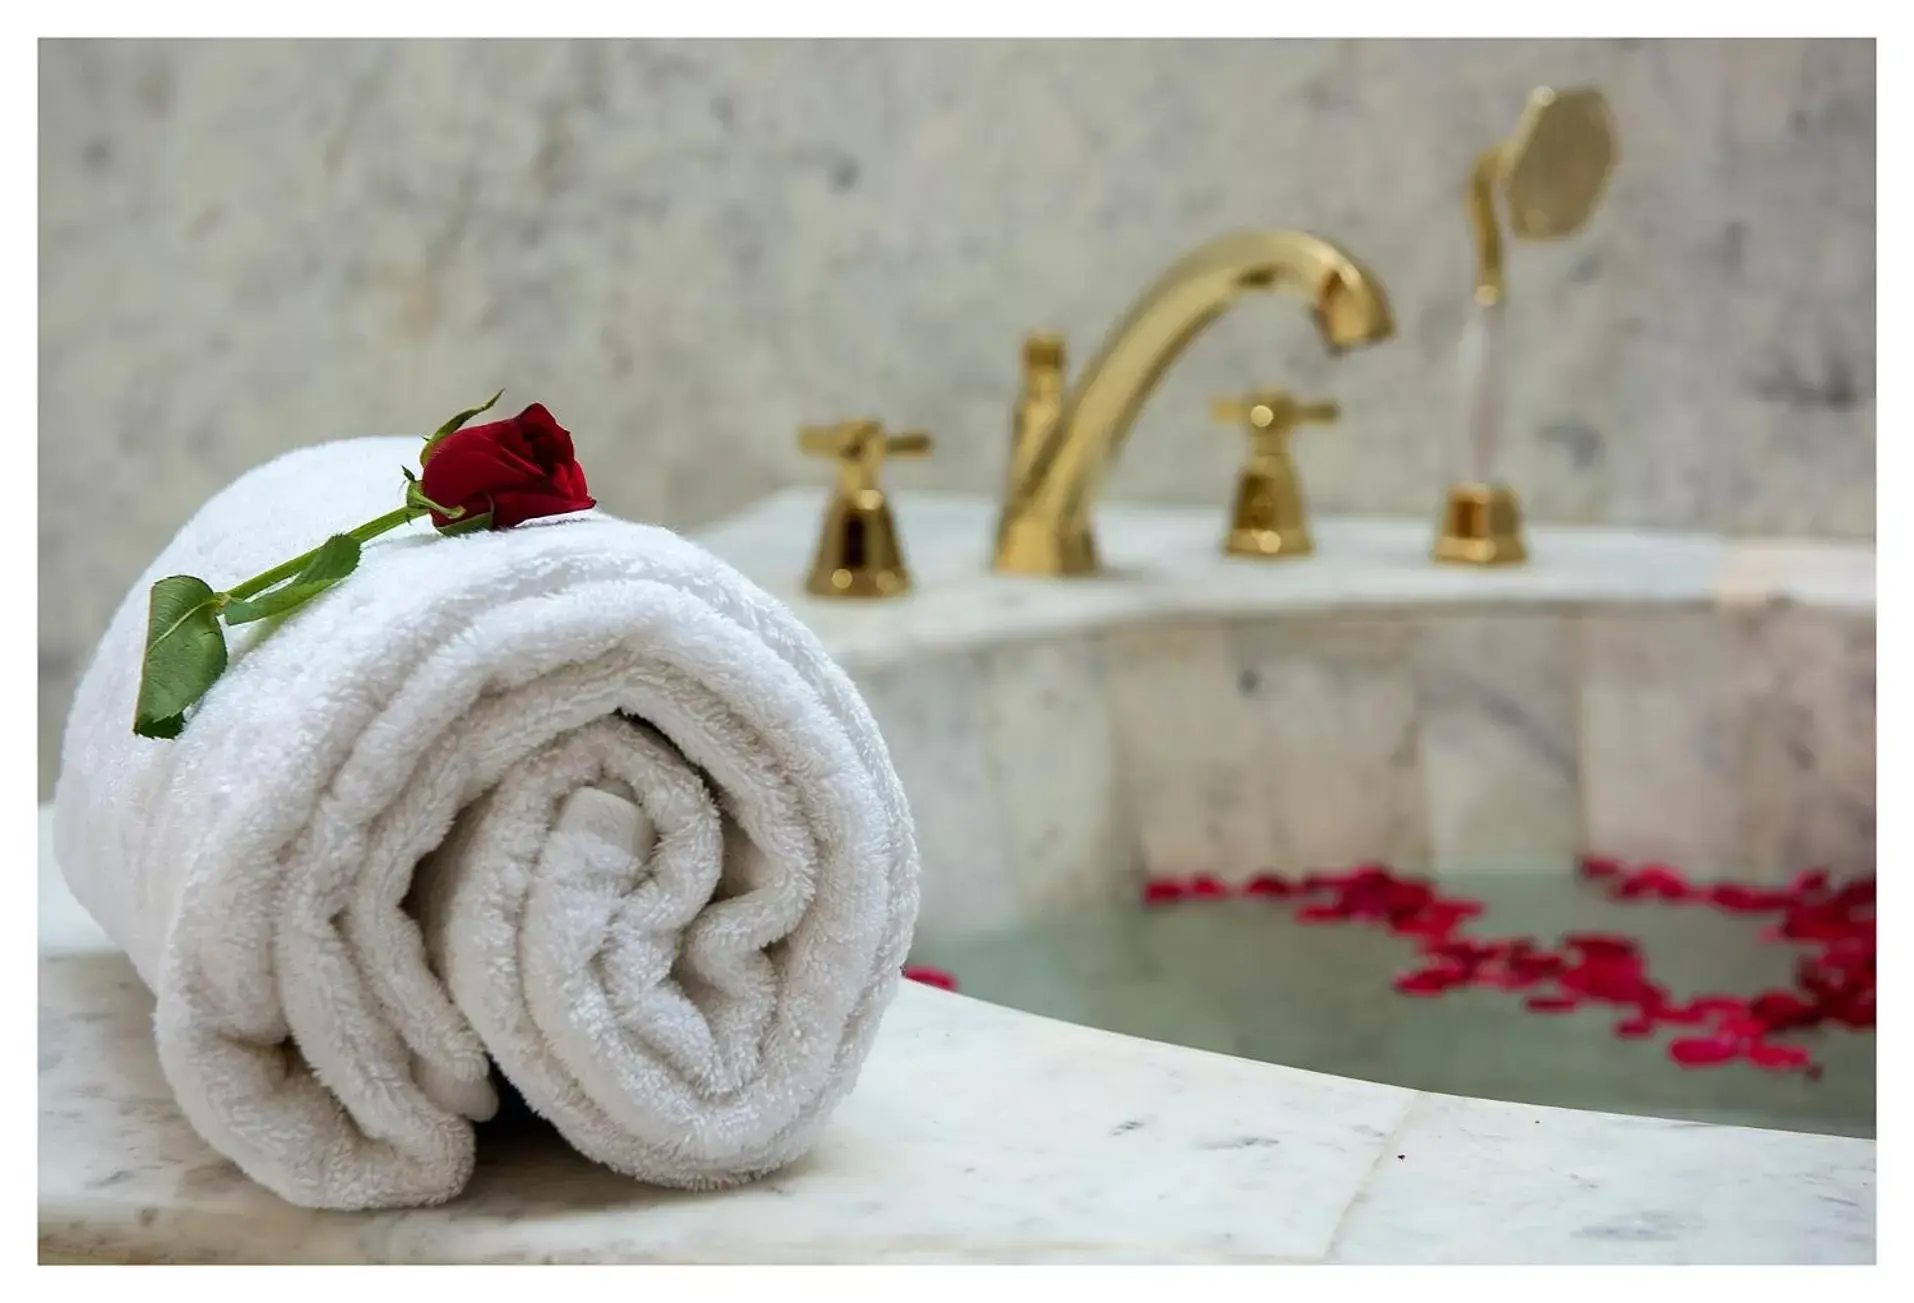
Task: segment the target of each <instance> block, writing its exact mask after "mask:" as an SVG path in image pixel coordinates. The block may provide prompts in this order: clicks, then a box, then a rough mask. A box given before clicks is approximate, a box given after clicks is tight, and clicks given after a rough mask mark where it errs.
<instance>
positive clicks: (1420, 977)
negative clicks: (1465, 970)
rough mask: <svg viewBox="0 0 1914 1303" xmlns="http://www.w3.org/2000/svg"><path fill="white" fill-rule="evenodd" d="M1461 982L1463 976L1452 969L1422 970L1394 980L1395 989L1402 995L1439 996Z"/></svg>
mask: <svg viewBox="0 0 1914 1303" xmlns="http://www.w3.org/2000/svg"><path fill="white" fill-rule="evenodd" d="M1463 980H1464V979H1463V975H1462V974H1461V973H1459V972H1457V971H1456V970H1455V969H1452V968H1422V969H1417V970H1416V971H1415V972H1413V973H1404V974H1402V975H1401V976H1400V977H1398V978H1396V980H1395V988H1396V990H1398V991H1400V992H1402V993H1403V994H1404V995H1441V994H1442V993H1443V992H1444V991H1448V990H1453V989H1454V988H1455V987H1457V986H1460V985H1461V984H1462V982H1463Z"/></svg>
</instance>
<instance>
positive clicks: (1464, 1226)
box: [39, 811, 1875, 1263]
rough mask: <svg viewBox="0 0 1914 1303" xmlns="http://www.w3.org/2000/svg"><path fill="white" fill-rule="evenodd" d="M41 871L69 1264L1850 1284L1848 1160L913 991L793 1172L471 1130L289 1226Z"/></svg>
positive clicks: (1813, 1147)
mask: <svg viewBox="0 0 1914 1303" xmlns="http://www.w3.org/2000/svg"><path fill="white" fill-rule="evenodd" d="M46 844H47V839H46V835H45V812H44V811H43V812H42V841H41V854H40V878H39V888H40V932H41V957H40V974H39V980H40V1077H39V1110H40V1116H39V1247H40V1257H41V1259H42V1261H49V1262H51V1261H60V1262H76V1261H77V1262H151V1261H186V1262H208V1261H211V1262H275V1263H292V1262H325V1263H339V1262H378V1263H425V1262H431V1263H478V1262H488V1263H497V1262H788V1263H797V1262H919V1263H921V1262H999V1263H1010V1262H1104V1263H1110V1262H1135V1263H1174V1262H1189V1263H1202V1262H1243V1263H1285V1262H1291V1263H1297V1262H1351V1263H1358V1262H1366V1263H1407V1262H1420V1263H1436V1262H1465V1263H1542V1262H1554V1263H1647V1262H1653V1263H1823V1262H1829V1263H1831V1262H1847V1263H1856V1262H1871V1261H1873V1258H1874V1244H1875V1230H1874V1220H1875V1195H1874V1154H1875V1147H1874V1144H1873V1143H1872V1142H1871V1141H1866V1140H1856V1139H1846V1138H1839V1137H1830V1136H1816V1135H1803V1134H1794V1133H1788V1132H1778V1131H1759V1130H1749V1129H1744V1128H1739V1127H1715V1126H1707V1125H1702V1124H1696V1123H1687V1122H1675V1121H1667V1120H1662V1119H1655V1118H1639V1117H1620V1116H1612V1115H1608V1114H1600V1113H1582V1112H1574V1111H1569V1110H1561V1109H1549V1108H1539V1107H1533V1106H1529V1105H1522V1104H1510V1103H1501V1102H1498V1101H1494V1100H1482V1099H1457V1098H1452V1097H1448V1096H1438V1095H1429V1094H1424V1093H1419V1092H1416V1091H1411V1090H1406V1089H1403V1088H1400V1087H1395V1086H1387V1085H1380V1084H1376V1083H1371V1082H1364V1081H1354V1080H1346V1079H1342V1078H1336V1077H1329V1076H1323V1075H1320V1074H1316V1073H1310V1072H1303V1071H1299V1070H1296V1069H1291V1068H1285V1067H1280V1066H1276V1065H1272V1064H1266V1063H1256V1062H1251V1061H1248V1060H1243V1059H1235V1058H1229V1057H1226V1056H1222V1055H1216V1054H1209V1053H1205V1052H1202V1051H1196V1050H1187V1049H1181V1048H1178V1047H1175V1046H1171V1045H1164V1044H1157V1043H1154V1042H1149V1041H1142V1040H1135V1039H1132V1038H1129V1037H1123V1036H1117V1035H1113V1034H1110V1033H1106V1032H1100V1031H1094V1030H1090V1029H1088V1028H1083V1027H1076V1026H1072V1025H1069V1024H1065V1023H1059V1022H1053V1021H1050V1020H1048V1019H1044V1018H1038V1017H1034V1016H1032V1015H1028V1014H1023V1013H1017V1012H1013V1011H1010V1010H1006V1009H1001V1008H997V1007H995V1006H992V1005H988V1004H984V1003H982V1002H980V1001H977V1000H972V999H969V998H967V997H965V996H961V995H951V994H946V993H944V992H940V991H933V990H930V989H928V988H925V987H919V986H914V985H910V984H908V983H907V984H906V985H905V986H904V988H903V990H902V991H901V993H900V994H899V997H898V999H897V1002H896V1004H895V1005H894V1006H893V1007H892V1009H891V1010H890V1012H889V1014H888V1015H887V1017H886V1019H885V1021H884V1024H883V1027H882V1030H881V1031H880V1033H879V1036H878V1039H877V1043H876V1046H875V1048H874V1050H873V1052H872V1055H871V1058H870V1060H869V1061H868V1063H867V1065H866V1067H865V1070H864V1072H863V1074H862V1076H861V1077H860V1078H859V1080H858V1083H857V1086H856V1089H855V1090H854V1091H853V1092H852V1094H851V1096H850V1098H849V1099H848V1100H847V1101H846V1102H845V1103H844V1105H843V1106H842V1107H841V1108H840V1109H839V1110H838V1112H837V1113H836V1114H835V1115H834V1117H833V1119H832V1122H831V1125H830V1126H829V1128H828V1129H827V1130H826V1132H825V1134H824V1136H823V1139H822V1141H821V1142H820V1144H819V1145H818V1147H817V1148H816V1149H815V1150H814V1151H813V1152H812V1153H811V1154H810V1155H809V1156H808V1157H806V1158H805V1159H803V1160H801V1161H799V1162H798V1163H796V1164H795V1165H793V1166H792V1167H790V1168H788V1169H786V1170H785V1171H783V1172H780V1173H778V1174H776V1175H774V1176H771V1177H769V1178H766V1179H765V1180H763V1181H760V1182H758V1183H756V1184H754V1185H751V1186H747V1187H744V1188H742V1189H738V1190H733V1191H729V1192H725V1193H721V1194H712V1195H693V1194H679V1193H672V1192H665V1191H659V1190H655V1189H650V1188H647V1187H643V1186H639V1185H636V1184H634V1183H633V1182H631V1181H629V1180H626V1179H625V1178H622V1177H619V1176H617V1175H616V1174H614V1173H612V1172H610V1171H608V1170H605V1169H603V1168H598V1167H595V1166H593V1165H592V1164H590V1163H588V1162H587V1161H585V1160H584V1159H582V1158H580V1157H579V1156H578V1155H576V1154H575V1153H573V1152H572V1151H570V1150H569V1149H567V1148H566V1147H565V1146H564V1145H563V1144H562V1143H561V1142H560V1141H559V1140H558V1139H557V1138H556V1136H555V1135H554V1134H553V1133H551V1132H549V1131H548V1130H546V1129H544V1128H543V1127H542V1126H539V1125H536V1124H530V1125H524V1126H519V1127H516V1128H508V1129H505V1130H503V1131H499V1132H494V1133H491V1134H488V1135H487V1136H486V1138H485V1139H484V1140H483V1141H482V1142H481V1146H480V1160H479V1170H478V1172H477V1174H476V1175H475V1176H474V1178H473V1181H472V1184H471V1185H470V1186H469V1187H468V1188H467V1189H466V1191H465V1192H464V1193H463V1194H462V1195H461V1196H460V1197H459V1198H457V1199H456V1200H454V1201H452V1202H451V1203H449V1204H446V1205H444V1206H442V1207H437V1208H423V1209H407V1210H400V1211H389V1212H371V1213H332V1212H315V1211H310V1210H305V1209H299V1208H294V1207H291V1206H289V1205H287V1204H285V1203H283V1202H281V1201H280V1200H279V1199H277V1198H276V1197H275V1196H273V1195H271V1194H269V1193H268V1192H266V1191H265V1190H264V1189H262V1188H260V1187H258V1186H255V1185H253V1184H252V1183H251V1182H250V1181H248V1180H246V1179H245V1178H244V1177H243V1176H242V1175H241V1174H240V1173H239V1171H238V1170H237V1169H236V1168H234V1167H233V1166H232V1164H230V1163H228V1162H226V1161H225V1160H224V1159H222V1158H220V1157H219V1156H218V1155H217V1154H215V1153H214V1152H213V1151H212V1150H211V1149H210V1148H208V1147H207V1146H206V1145H205V1144H204V1143H203V1142H202V1141H201V1140H200V1139H199V1138H198V1137H197V1136H196V1135H195V1134H194V1133H193V1132H192V1131H191V1129H190V1128H189V1127H188V1125H187V1124H186V1122H185V1120H184V1119H183V1118H182V1117H181V1116H180V1114H179V1112H178V1110H177V1109H176V1108H175V1107H174V1105H173V1103H172V1099H171V1096H170V1093H169V1091H168V1090H167V1087H166V1084H165V1081H164V1079H163V1078H162V1076H161V1073H160V1069H159V1065H158V1062H157V1060H156V1058H155V1055H154V1051H153V1045H152V1022H151V1018H152V1000H151V997H150V996H149V995H147V994H146V992H145V991H144V989H143V988H141V986H140V985H139V982H138V980H137V978H136V977H135V976H134V974H133V971H132V968H131V966H130V965H129V964H128V963H127V962H126V960H125V958H124V957H123V956H121V955H119V954H117V953H114V952H113V951H112V949H111V947H110V946H109V945H107V944H106V943H105V941H104V938H103V937H102V936H101V934H100V933H99V930H98V929H97V927H95V926H93V925H92V923H91V920H89V919H87V917H86V915H85V914H84V913H83V912H82V911H81V910H80V909H79V908H78V906H77V905H75V904H74V903H73V901H72V898H71V897H70V896H69V895H68V894H67V893H66V891H65V888H64V886H63V884H62V883H61V880H60V877H59V874H58V870H57V868H55V866H54V865H53V864H52V862H51V859H50V857H49V856H48V855H47V854H46V851H45V847H46Z"/></svg>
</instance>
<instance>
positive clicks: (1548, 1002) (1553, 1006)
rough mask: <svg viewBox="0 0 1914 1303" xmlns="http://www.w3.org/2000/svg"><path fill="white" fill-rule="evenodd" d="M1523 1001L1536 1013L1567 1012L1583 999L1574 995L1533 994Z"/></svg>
mask: <svg viewBox="0 0 1914 1303" xmlns="http://www.w3.org/2000/svg"><path fill="white" fill-rule="evenodd" d="M1522 1003H1523V1004H1524V1005H1526V1006H1528V1007H1529V1008H1530V1009H1533V1010H1534V1011H1535V1012H1536V1013H1567V1012H1568V1011H1569V1010H1570V1009H1573V1008H1575V1007H1576V1006H1578V1005H1580V1004H1581V1001H1580V1000H1577V999H1576V998H1575V997H1574V996H1572V995H1531V996H1530V997H1529V998H1528V999H1526V1000H1524V1001H1522Z"/></svg>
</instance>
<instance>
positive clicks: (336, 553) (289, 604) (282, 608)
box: [226, 534, 359, 624]
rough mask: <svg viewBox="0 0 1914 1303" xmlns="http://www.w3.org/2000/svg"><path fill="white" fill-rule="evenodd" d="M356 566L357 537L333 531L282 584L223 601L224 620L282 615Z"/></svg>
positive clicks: (245, 620) (236, 621)
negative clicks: (224, 608)
mask: <svg viewBox="0 0 1914 1303" xmlns="http://www.w3.org/2000/svg"><path fill="white" fill-rule="evenodd" d="M358 568H359V540H358V539H356V538H354V537H352V535H350V534H334V535H333V536H332V537H331V538H329V539H327V540H326V541H325V542H323V543H321V544H320V545H319V546H318V547H317V548H316V549H314V551H313V554H312V559H311V560H310V561H308V562H306V564H305V565H303V566H301V567H300V568H299V572H298V573H297V574H295V575H293V576H292V578H290V579H288V580H287V581H286V582H285V583H284V584H282V585H280V586H279V587H277V588H273V589H269V590H268V591H266V592H264V593H261V594H260V595H259V596H258V597H250V598H244V599H241V600H239V601H235V602H229V603H227V605H226V623H227V624H251V623H252V622H253V621H255V620H266V619H270V618H271V617H273V616H275V615H284V614H285V613H286V612H288V611H290V610H292V609H293V608H294V607H296V606H303V605H305V604H306V603H307V602H310V601H311V600H312V599H313V598H315V597H317V596H319V594H321V593H323V592H325V591H326V589H328V588H330V587H332V586H333V585H334V584H336V583H338V582H339V581H340V580H341V579H344V578H345V577H346V576H347V575H349V574H351V573H352V572H353V571H354V570H357V569H358Z"/></svg>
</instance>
